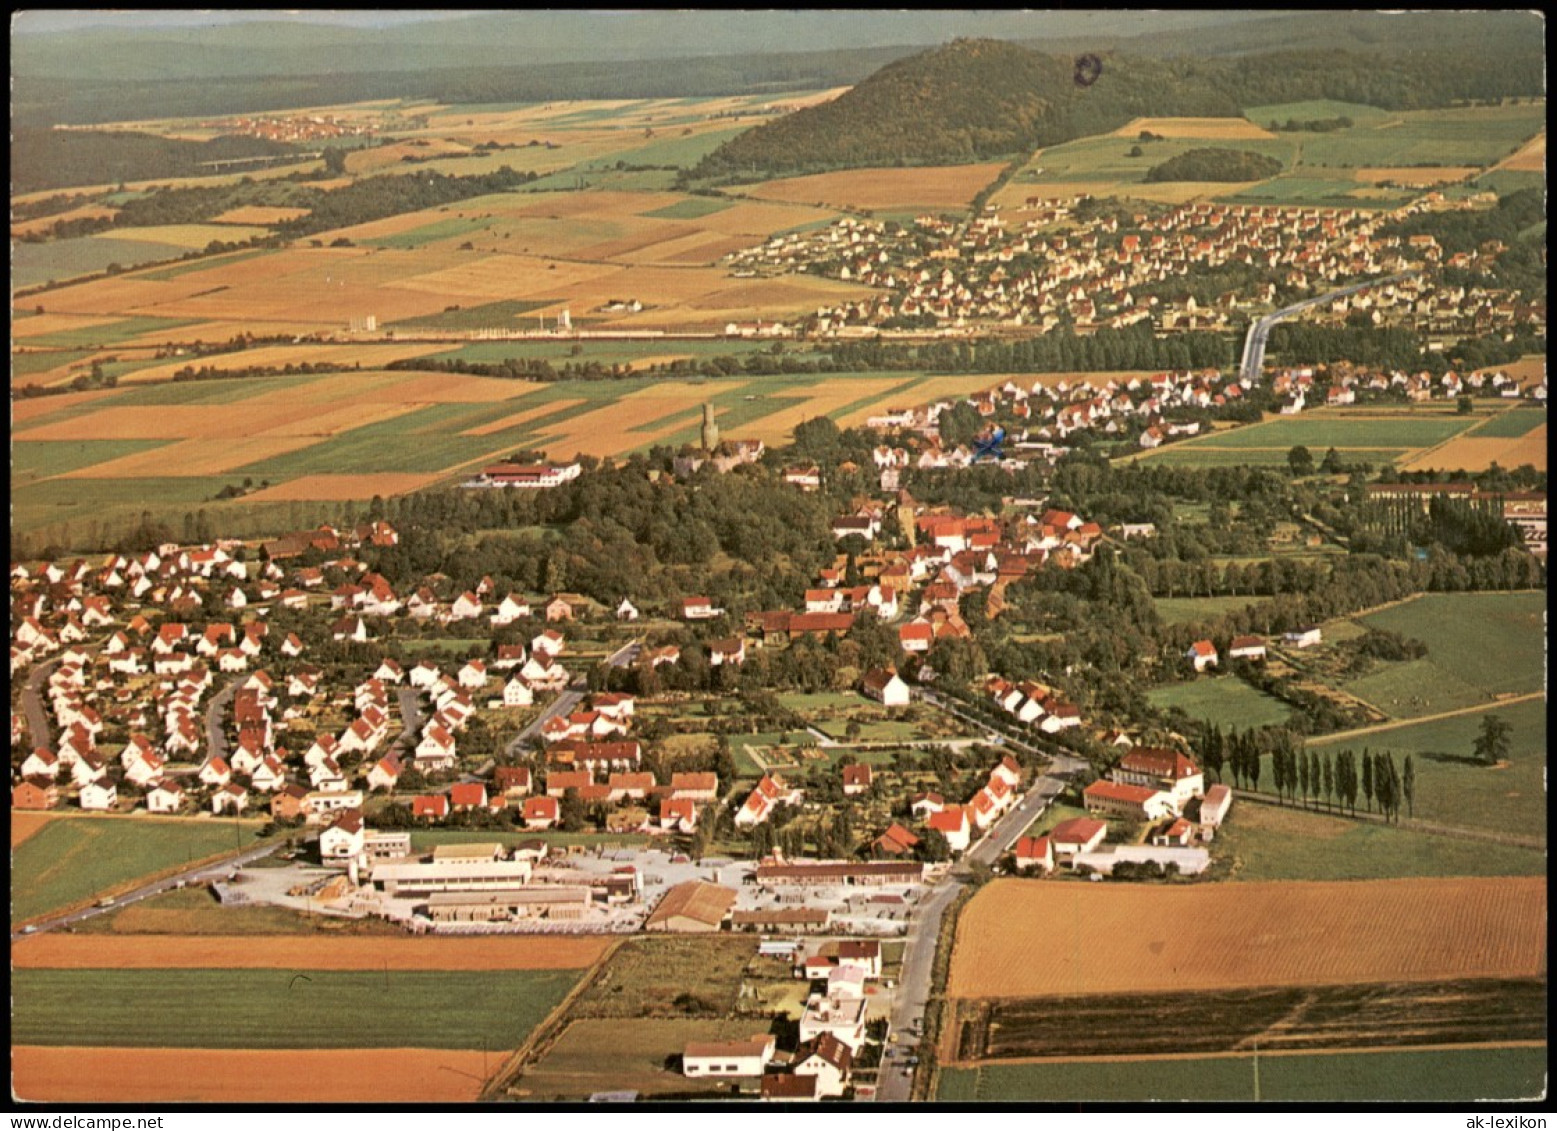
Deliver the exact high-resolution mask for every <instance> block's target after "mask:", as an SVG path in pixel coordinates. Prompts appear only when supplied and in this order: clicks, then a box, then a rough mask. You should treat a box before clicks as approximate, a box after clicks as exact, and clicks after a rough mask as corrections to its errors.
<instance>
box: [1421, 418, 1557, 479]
mask: <svg viewBox="0 0 1557 1131" xmlns="http://www.w3.org/2000/svg"><path fill="white" fill-rule="evenodd" d="M1494 463H1496V464H1497V465H1498V466H1499V467H1502V468H1505V469H1511V468H1516V467H1520V466H1522V465H1524V464H1527V463H1528V464H1530V465H1532V466H1533V467H1535V468H1536V469H1537V470H1538V471H1545V470H1546V425H1544V424H1542V425H1540V426H1538V427H1536V428H1534V429H1532V430H1531V431H1529V432H1526V433H1525V434H1524V435H1523V436H1512V437H1510V436H1459V437H1456V438H1455V439H1452V440H1450V441H1449V442H1448V443H1446V444H1442V445H1440V446H1438V447H1435V448H1431V449H1429V450H1427V451H1425V452H1422V453H1421V454H1420V455H1417V456H1415V457H1413V458H1411V459H1409V460H1407V461H1406V462H1405V463H1403V464H1401V465H1400V469H1401V470H1402V471H1426V470H1429V469H1434V468H1441V469H1443V470H1445V471H1456V470H1463V471H1486V470H1487V469H1488V468H1489V467H1491V466H1492V465H1493V464H1494Z"/></svg>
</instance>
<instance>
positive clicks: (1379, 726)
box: [1312, 691, 1546, 746]
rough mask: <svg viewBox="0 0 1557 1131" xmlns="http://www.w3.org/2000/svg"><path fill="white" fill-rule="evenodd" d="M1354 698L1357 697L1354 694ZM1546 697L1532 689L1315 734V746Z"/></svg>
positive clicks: (1484, 712)
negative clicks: (1410, 715) (1331, 732)
mask: <svg viewBox="0 0 1557 1131" xmlns="http://www.w3.org/2000/svg"><path fill="white" fill-rule="evenodd" d="M1353 698H1356V697H1355V696H1353ZM1545 698H1546V692H1544V691H1530V692H1527V693H1526V694H1524V695H1512V696H1510V697H1509V698H1507V699H1494V700H1492V701H1491V702H1490V703H1476V704H1473V705H1472V706H1469V707H1458V708H1456V709H1455V710H1453V711H1440V712H1439V713H1438V714H1436V715H1422V716H1420V717H1419V718H1415V719H1393V720H1391V721H1390V722H1387V723H1375V724H1374V725H1373V726H1367V727H1358V728H1357V729H1356V730H1338V731H1336V732H1335V733H1334V734H1323V735H1315V736H1314V738H1313V739H1312V742H1313V744H1314V745H1315V746H1328V745H1330V743H1332V742H1340V741H1343V740H1347V739H1353V738H1360V737H1362V736H1363V735H1365V734H1378V733H1379V732H1380V731H1386V730H1399V729H1401V728H1402V727H1414V726H1417V725H1418V724H1420V723H1434V722H1437V721H1438V720H1439V719H1452V718H1455V717H1456V716H1459V715H1484V714H1486V713H1487V712H1488V711H1495V710H1497V709H1499V708H1500V707H1512V706H1514V705H1515V704H1517V703H1528V702H1530V701H1531V700H1532V699H1545Z"/></svg>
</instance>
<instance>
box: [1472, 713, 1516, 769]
mask: <svg viewBox="0 0 1557 1131" xmlns="http://www.w3.org/2000/svg"><path fill="white" fill-rule="evenodd" d="M1513 732H1514V728H1513V727H1512V726H1510V725H1509V723H1508V720H1507V719H1500V718H1498V717H1497V716H1496V715H1483V716H1481V733H1480V734H1478V735H1477V736H1476V744H1475V752H1476V758H1477V760H1478V761H1482V762H1485V763H1486V764H1487V765H1489V766H1495V765H1497V763H1499V762H1501V761H1505V760H1506V759H1507V758H1508V752H1509V749H1510V747H1511V743H1510V741H1509V739H1510V736H1511V735H1512V734H1513Z"/></svg>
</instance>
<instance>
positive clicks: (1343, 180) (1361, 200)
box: [1217, 134, 1413, 208]
mask: <svg viewBox="0 0 1557 1131" xmlns="http://www.w3.org/2000/svg"><path fill="white" fill-rule="evenodd" d="M1286 136H1288V137H1290V136H1292V135H1290V134H1288V135H1286ZM1323 172H1324V170H1323V169H1311V168H1307V167H1304V168H1302V169H1299V170H1298V171H1297V172H1295V173H1290V174H1286V175H1283V176H1280V177H1275V178H1273V179H1271V180H1269V181H1265V182H1263V183H1261V184H1257V185H1250V186H1249V187H1248V188H1246V189H1243V190H1242V191H1240V192H1235V193H1229V194H1228V195H1226V196H1221V197H1218V198H1217V199H1218V200H1225V201H1230V202H1234V203H1240V204H1241V203H1249V204H1294V205H1309V204H1312V205H1321V204H1322V205H1326V206H1330V207H1339V208H1393V207H1395V206H1396V205H1399V204H1404V203H1405V202H1406V201H1408V200H1410V199H1411V198H1412V196H1413V193H1411V192H1409V191H1406V190H1402V189H1380V188H1374V187H1371V186H1365V185H1362V184H1359V183H1358V182H1357V180H1356V179H1355V178H1354V177H1353V176H1352V175H1351V170H1349V169H1341V170H1337V175H1335V176H1333V177H1325V176H1314V175H1312V174H1315V173H1323Z"/></svg>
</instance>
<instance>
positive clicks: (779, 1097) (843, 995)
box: [681, 939, 881, 1102]
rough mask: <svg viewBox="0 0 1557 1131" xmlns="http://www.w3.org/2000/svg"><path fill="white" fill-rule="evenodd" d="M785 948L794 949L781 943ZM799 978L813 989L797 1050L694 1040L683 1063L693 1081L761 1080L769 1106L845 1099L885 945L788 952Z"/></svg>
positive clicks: (761, 1040) (853, 943) (762, 1038)
mask: <svg viewBox="0 0 1557 1131" xmlns="http://www.w3.org/2000/svg"><path fill="white" fill-rule="evenodd" d="M783 945H785V946H786V947H787V946H791V945H792V944H783ZM791 953H793V954H794V957H795V974H796V976H797V977H800V978H804V979H805V980H807V981H808V982H810V983H811V986H812V992H811V993H810V995H809V996H808V997H807V998H806V1002H805V1006H804V1008H803V1010H802V1012H801V1015H800V1026H799V1035H798V1040H799V1043H798V1045H797V1047H796V1048H795V1049H794V1050H793V1051H792V1052H790V1053H786V1054H780V1053H779V1052H778V1051H777V1042H776V1040H775V1038H774V1037H772V1036H771V1035H768V1034H758V1035H756V1036H753V1037H751V1038H749V1039H746V1040H737V1041H694V1042H690V1043H688V1044H687V1045H686V1047H685V1049H684V1050H683V1051H682V1056H681V1071H682V1074H683V1075H684V1076H686V1077H687V1078H689V1079H696V1080H708V1079H722V1080H732V1081H736V1082H740V1081H746V1082H748V1083H750V1082H752V1081H756V1082H757V1083H758V1086H759V1088H760V1092H761V1096H762V1098H763V1099H764V1100H770V1101H775V1102H795V1101H806V1100H820V1099H827V1098H830V1097H835V1096H841V1095H843V1094H844V1091H845V1089H846V1088H847V1087H848V1086H849V1083H850V1079H851V1075H852V1073H853V1069H854V1063H855V1059H856V1058H857V1057H858V1055H859V1053H860V1049H861V1048H862V1047H863V1046H864V1044H865V1040H866V1014H867V1012H868V995H869V994H870V992H871V991H870V990H869V989H868V988H867V987H868V984H869V983H871V982H873V981H876V980H879V979H880V977H881V944H880V943H879V942H877V941H874V940H852V939H842V940H838V941H834V942H830V943H826V944H823V945H822V946H821V947H819V948H817V949H815V950H814V951H813V952H812V953H810V954H804V953H799V948H795V949H794V950H791Z"/></svg>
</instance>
